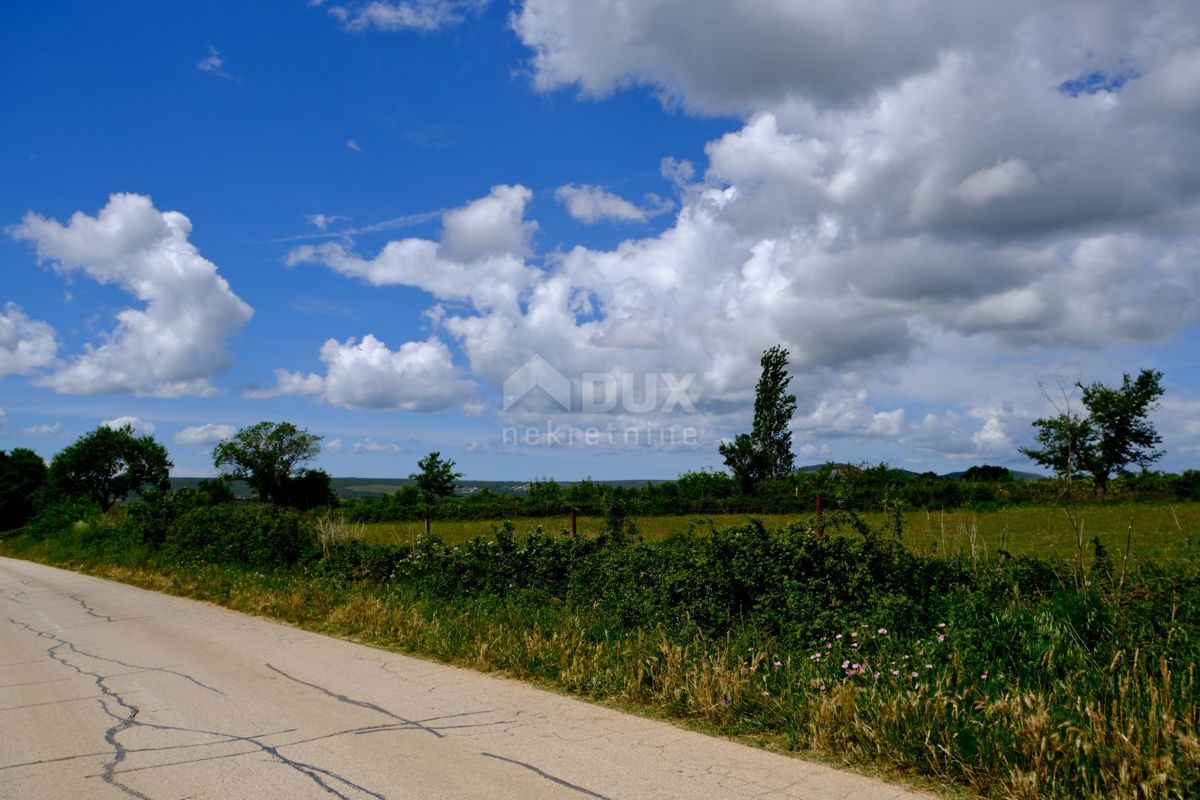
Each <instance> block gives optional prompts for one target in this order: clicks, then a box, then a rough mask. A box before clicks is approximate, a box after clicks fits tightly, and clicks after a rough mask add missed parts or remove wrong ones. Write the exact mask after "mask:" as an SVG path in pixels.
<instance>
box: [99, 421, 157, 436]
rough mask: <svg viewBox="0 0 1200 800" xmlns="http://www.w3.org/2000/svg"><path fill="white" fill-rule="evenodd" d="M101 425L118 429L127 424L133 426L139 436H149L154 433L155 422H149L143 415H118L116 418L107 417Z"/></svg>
mask: <svg viewBox="0 0 1200 800" xmlns="http://www.w3.org/2000/svg"><path fill="white" fill-rule="evenodd" d="M100 425H101V426H102V427H105V428H112V429H113V430H116V429H117V428H124V427H125V426H126V425H128V426H129V427H131V428H133V432H134V433H135V434H137V435H138V436H149V435H152V434H153V433H154V423H153V422H147V421H146V420H144V419H142V418H141V417H117V418H116V419H106V420H104V421H103V422H101V423H100Z"/></svg>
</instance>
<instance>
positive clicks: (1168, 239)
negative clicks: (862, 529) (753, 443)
mask: <svg viewBox="0 0 1200 800" xmlns="http://www.w3.org/2000/svg"><path fill="white" fill-rule="evenodd" d="M1081 8H1082V7H1081V6H1080V5H1078V4H1052V5H1046V4H1038V3H1033V2H1030V1H1029V0H1017V2H1013V3H1005V4H992V5H987V6H978V7H973V8H972V9H971V11H970V13H967V12H964V13H961V14H955V13H947V11H946V9H945V8H944V7H943V6H942V5H939V4H917V5H916V6H911V7H910V6H904V7H900V6H896V7H894V8H893V7H883V8H879V9H875V10H874V12H873V13H870V14H864V13H862V9H861V8H860V7H858V6H856V5H854V4H837V3H808V4H797V3H794V2H788V0H764V2H761V3H690V2H686V0H643V2H638V3H625V2H620V0H597V2H595V3H574V2H566V1H565V0H527V2H525V3H524V5H523V6H522V7H521V8H520V9H519V10H518V11H517V12H516V14H515V15H514V17H513V26H514V28H515V30H516V32H517V34H518V35H519V36H520V37H521V38H522V40H523V41H524V42H525V43H526V44H527V45H528V46H529V47H530V48H531V49H532V51H533V63H532V67H533V77H534V81H535V83H536V85H537V86H539V87H540V88H542V89H545V90H552V89H555V88H559V87H576V88H578V89H579V90H581V91H582V92H583V93H585V94H589V95H594V96H603V95H605V94H608V93H611V92H613V91H617V90H620V89H622V88H624V87H627V86H631V85H644V86H649V87H651V88H652V90H654V91H656V92H658V93H659V94H660V96H661V97H662V98H663V99H664V100H665V101H666V102H667V103H675V104H682V105H683V106H685V107H686V108H688V109H691V110H694V111H698V112H701V113H709V112H712V113H735V114H740V115H742V117H743V120H744V121H743V124H742V125H741V126H740V127H738V128H737V129H735V130H732V131H731V132H729V133H727V134H726V135H724V136H721V137H719V138H717V139H716V140H714V141H712V142H709V143H708V146H707V147H706V155H707V160H708V163H707V165H701V168H700V169H697V168H696V167H695V166H693V165H690V164H687V163H686V162H678V161H675V160H665V161H664V163H663V167H662V169H663V175H664V176H665V177H666V178H667V179H668V180H670V181H671V182H672V183H674V184H676V186H677V187H678V188H679V196H680V208H679V211H678V214H677V216H676V218H675V220H674V222H673V224H672V225H671V226H670V227H669V228H667V229H666V230H664V231H662V232H661V233H659V234H657V235H654V236H649V237H644V238H630V239H627V240H625V241H623V242H621V243H620V244H619V245H617V246H616V247H613V248H610V249H603V248H588V247H575V248H569V249H566V250H565V251H561V252H554V253H551V254H548V255H546V256H544V257H543V258H542V259H541V261H540V262H539V264H538V267H537V268H535V267H534V266H532V265H531V264H530V261H531V260H532V259H533V258H534V257H535V256H534V255H532V254H531V234H532V231H533V228H532V222H531V221H529V220H527V219H526V210H527V205H528V203H529V201H530V193H529V191H528V190H527V189H525V188H524V187H520V186H506V187H497V188H496V189H495V190H493V191H492V193H491V194H490V195H489V196H487V197H485V198H481V199H479V200H476V201H474V202H472V203H469V204H467V205H466V206H464V207H463V209H460V210H459V211H455V212H450V213H448V214H446V216H445V218H444V233H443V236H442V237H441V240H440V241H433V240H427V239H417V238H410V239H400V240H397V241H393V242H390V243H389V244H387V245H386V246H385V247H384V248H383V249H382V250H381V251H380V252H379V253H378V254H377V255H375V256H373V257H363V256H359V255H357V254H355V253H354V252H353V251H352V249H351V246H350V245H349V244H343V243H330V244H326V245H321V246H318V247H307V248H299V249H297V250H295V251H293V252H292V254H291V255H290V256H289V263H292V264H297V263H301V262H313V263H320V264H324V265H326V266H328V267H329V268H331V269H333V270H335V271H338V272H340V273H342V274H345V275H347V276H351V277H355V278H358V279H361V280H364V281H366V282H368V283H370V284H372V285H376V286H397V285H403V286H413V287H416V288H420V289H422V290H424V291H427V292H429V293H430V294H431V295H432V297H433V299H434V301H436V303H437V304H436V305H434V306H433V307H432V308H431V311H430V314H429V319H430V321H431V322H432V323H433V324H434V325H435V326H436V327H437V328H439V329H440V330H442V331H444V332H445V334H446V335H447V336H448V337H453V339H454V340H455V341H456V342H457V344H458V345H459V347H460V348H461V349H462V351H463V353H464V354H465V355H466V357H467V359H468V362H469V365H470V369H471V372H472V373H473V374H474V375H475V376H477V377H478V378H479V379H480V380H481V381H482V382H484V383H486V384H488V385H490V386H491V387H492V388H496V387H499V386H500V385H501V383H502V381H503V380H504V378H505V377H506V376H507V375H508V374H509V373H511V372H512V371H513V370H514V369H516V368H517V367H519V366H520V365H521V364H523V363H525V362H526V361H527V360H528V359H529V358H530V357H532V356H533V355H535V354H540V355H541V356H543V357H544V358H545V359H546V360H547V361H548V362H549V363H550V364H552V365H553V366H554V367H555V368H556V369H558V370H559V371H560V372H562V373H563V374H564V375H567V376H568V377H569V378H571V379H572V380H573V381H577V380H578V379H579V376H580V375H581V374H583V373H586V372H595V373H605V374H616V373H623V372H628V373H633V374H638V375H645V374H647V373H658V372H674V373H676V374H686V373H695V375H696V379H695V382H694V390H695V393H696V398H697V407H698V414H697V415H696V419H698V420H700V423H701V424H703V425H704V426H705V427H706V428H708V429H715V430H717V431H719V432H722V433H724V432H727V431H729V430H731V429H733V430H736V429H738V426H742V425H744V424H745V422H746V421H747V419H748V407H749V402H750V400H751V399H752V394H753V393H752V387H753V385H754V380H755V378H756V377H757V362H758V356H759V354H760V353H761V351H762V350H763V349H764V348H765V347H768V346H770V345H772V344H775V343H779V342H782V343H783V344H784V345H785V346H787V347H788V348H789V349H790V350H791V354H792V362H791V369H792V372H793V374H794V375H795V379H796V383H795V386H796V391H797V394H798V395H799V396H800V398H801V403H802V408H803V409H804V414H802V416H801V419H800V420H799V423H798V424H799V428H798V430H800V431H803V432H804V433H805V434H806V435H810V436H811V441H809V442H808V443H810V444H812V446H813V447H817V448H819V447H820V445H821V442H820V438H821V437H822V436H830V437H833V436H843V437H847V436H848V437H862V438H872V439H875V440H878V441H886V442H894V443H902V444H905V445H906V446H909V447H913V448H918V449H922V450H928V451H931V452H938V453H944V454H947V455H950V456H953V457H962V458H966V457H969V456H971V455H978V454H981V453H983V454H987V455H988V456H989V457H992V456H994V455H997V454H1002V453H1003V452H1004V451H1009V452H1011V450H1012V448H1013V447H1014V446H1015V445H1016V444H1018V443H1023V442H1024V441H1025V439H1024V438H1022V435H1021V434H1022V433H1023V432H1024V433H1027V431H1028V419H1029V417H1028V416H1027V415H1028V413H1029V411H1030V409H1031V408H1034V407H1035V406H1033V405H1032V404H1030V403H1029V402H1025V401H1024V400H1023V401H1022V404H1018V405H1017V406H1016V407H1015V409H1013V410H1008V411H1006V410H1003V409H1000V410H996V409H991V408H990V406H988V405H987V404H988V403H989V402H994V396H993V397H992V398H988V397H977V396H975V395H976V394H978V390H977V388H976V387H973V386H970V385H967V384H966V381H965V379H963V378H962V376H963V375H971V376H973V377H974V378H976V379H977V381H978V383H980V384H981V385H983V384H986V385H988V386H989V387H991V388H992V389H993V390H995V391H1000V392H1003V391H1010V392H1016V391H1017V390H1016V389H1014V388H1013V387H1014V386H1015V385H1016V384H1022V385H1023V386H1028V388H1029V389H1030V390H1032V391H1033V392H1034V394H1035V395H1036V388H1035V383H1034V378H1035V370H1036V369H1037V365H1038V364H1039V363H1040V362H1041V361H1044V360H1056V361H1058V362H1071V361H1082V360H1084V359H1087V358H1090V356H1088V355H1087V354H1088V353H1091V352H1093V351H1094V349H1095V348H1101V349H1102V348H1106V347H1111V346H1113V345H1120V344H1129V345H1154V344H1156V343H1160V342H1163V341H1166V340H1168V339H1170V338H1171V337H1173V336H1176V335H1177V334H1178V333H1179V332H1180V331H1181V330H1184V329H1185V328H1187V326H1189V325H1192V324H1194V323H1195V322H1197V321H1198V320H1200V241H1198V240H1197V238H1196V236H1195V230H1196V229H1197V227H1196V225H1197V223H1198V222H1200V161H1198V160H1197V159H1196V158H1195V157H1194V142H1195V141H1196V140H1197V137H1198V136H1200V114H1197V113H1196V111H1197V107H1196V104H1195V103H1193V102H1192V101H1191V98H1192V94H1190V93H1191V91H1192V89H1193V88H1194V86H1195V85H1198V84H1195V82H1194V81H1193V77H1192V76H1193V75H1194V74H1200V71H1197V72H1193V71H1192V66H1193V65H1194V64H1197V63H1200V59H1198V58H1197V57H1196V56H1195V53H1196V52H1197V51H1196V48H1195V45H1194V42H1193V41H1192V40H1191V39H1189V38H1188V37H1187V36H1177V35H1174V34H1173V33H1172V31H1175V32H1178V31H1194V30H1197V29H1200V6H1197V5H1196V4H1187V3H1181V2H1169V1H1168V0H1163V1H1162V2H1156V3H1152V4H1151V7H1149V8H1147V9H1142V8H1137V9H1135V8H1133V7H1132V6H1128V5H1122V4H1116V3H1110V4H1100V5H1098V6H1089V8H1088V9H1087V10H1086V13H1085V12H1084V11H1083V10H1081ZM681 18H686V19H687V20H688V24H687V25H686V26H683V27H681V26H680V25H679V20H680V19H681ZM1118 73H1120V74H1121V75H1123V76H1124V77H1123V78H1121V80H1119V81H1118V80H1116V79H1115V78H1112V76H1114V75H1117V74H1118ZM1090 74H1100V75H1101V76H1104V75H1108V76H1109V79H1106V80H1102V81H1101V83H1103V84H1105V87H1106V88H1100V89H1098V90H1097V91H1090V90H1089V91H1082V90H1081V91H1074V90H1073V89H1071V88H1070V87H1071V86H1073V84H1070V81H1071V80H1073V79H1077V78H1078V77H1079V76H1081V75H1082V76H1088V75H1090ZM1131 76H1132V77H1131ZM1060 87H1064V88H1061V89H1060ZM592 189H594V187H574V190H573V191H568V192H561V190H560V194H561V199H560V202H564V203H566V204H567V205H568V210H570V209H569V206H570V203H571V200H572V199H573V198H576V197H579V198H583V199H584V200H585V201H587V202H590V203H591V204H592V206H591V207H590V209H589V208H586V207H585V206H583V205H581V207H580V208H579V209H577V210H578V211H579V214H578V216H580V217H587V216H589V215H594V216H595V217H596V218H600V217H602V216H604V215H605V214H607V215H608V216H610V217H611V216H616V217H622V216H624V217H625V218H628V219H635V218H636V212H637V207H636V206H634V204H633V203H631V202H629V201H627V200H623V199H622V198H619V197H614V196H612V195H608V194H607V193H604V194H599V193H598V192H601V191H602V190H596V191H591V190H592ZM605 209H606V210H605ZM980 358H985V359H987V362H986V366H987V369H986V370H985V369H983V368H982V367H981V366H979V359H980ZM928 365H935V366H928ZM1017 367H1021V368H1027V369H1026V370H1025V371H1024V372H1020V371H1019V370H1018V369H1017ZM989 373H990V374H992V375H1003V376H1004V378H1005V381H1004V382H1001V381H999V380H997V379H995V378H989V377H988V374H989ZM288 375H289V376H291V377H289V378H288V380H293V381H295V382H296V383H297V385H302V384H303V383H304V382H305V381H310V378H308V377H305V376H301V375H298V374H295V373H288ZM918 375H919V376H921V377H922V378H924V379H925V381H924V382H925V385H924V386H917V385H916V381H915V380H914V376H918ZM852 376H856V377H852ZM951 386H953V387H955V389H956V390H957V389H962V390H963V391H964V392H966V393H967V394H970V395H971V399H962V400H957V399H955V398H954V395H953V393H952V392H951V390H950V388H949V387H951ZM321 391H323V385H322V387H321ZM863 392H869V393H870V395H867V394H863ZM918 395H919V396H921V397H922V398H923V402H919V403H918V402H909V399H908V398H910V397H915V396H918ZM869 396H876V397H880V396H882V397H886V398H887V402H886V403H885V404H884V406H883V407H881V408H876V407H875V406H873V405H872V404H871V403H870V402H869V399H868V397H869ZM1022 396H1024V392H1023V390H1022ZM948 398H950V399H948ZM1034 400H1036V396H1035V397H1034ZM985 412H987V413H986V414H985ZM1018 439H1020V440H1021V441H1020V442H1018ZM818 452H819V449H818Z"/></svg>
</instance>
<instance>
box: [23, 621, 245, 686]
mask: <svg viewBox="0 0 1200 800" xmlns="http://www.w3.org/2000/svg"><path fill="white" fill-rule="evenodd" d="M8 621H9V622H11V623H13V624H14V625H21V626H23V627H24V628H26V629H27V630H30V631H32V632H34V633H36V634H37V635H38V636H44V637H47V638H50V637H53V638H54V639H56V640H58V641H60V642H62V644H63V645H64V646H65V647H67V649H69V650H70V651H71V652H72V653H75V654H76V655H81V656H83V657H85V658H94V659H96V660H97V661H107V662H108V663H109V664H116V665H118V666H121V667H127V668H128V669H132V670H137V671H139V672H165V673H167V674H168V675H174V676H175V677H177V678H183V679H184V680H185V681H188V682H189V683H194V684H196V685H197V686H199V687H200V688H201V689H206V690H207V691H210V692H213V693H214V694H219V695H221V696H222V697H224V696H225V693H224V692H222V691H221V690H220V689H217V688H215V687H212V686H209V685H208V684H207V683H204V682H203V681H201V680H198V679H197V678H195V677H193V676H191V675H188V674H187V673H186V672H180V671H179V670H174V669H170V668H168V667H148V666H146V665H144V664H130V663H129V662H127V661H121V660H119V659H116V658H108V657H107V656H102V655H97V654H96V653H92V652H90V651H88V650H82V649H80V648H78V647H76V646H75V645H74V644H72V643H71V642H69V641H67V640H66V639H62V638H60V637H58V636H57V635H55V634H52V633H46V632H45V631H39V630H38V629H37V628H34V627H31V626H29V625H27V624H26V623H24V622H18V621H17V620H15V619H13V618H12V617H9V619H8ZM89 674H90V673H89ZM110 677H111V676H110Z"/></svg>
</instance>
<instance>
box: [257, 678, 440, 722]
mask: <svg viewBox="0 0 1200 800" xmlns="http://www.w3.org/2000/svg"><path fill="white" fill-rule="evenodd" d="M267 669H269V670H271V671H272V672H274V673H277V674H279V675H282V676H283V677H285V678H287V679H288V680H289V681H294V682H295V683H299V684H301V685H303V686H307V687H309V688H310V689H316V690H317V691H318V692H320V693H321V694H324V695H327V696H328V697H332V698H333V699H334V700H337V701H338V702H339V703H346V704H348V705H352V706H357V707H359V708H365V709H368V710H370V711H374V712H376V713H378V714H383V715H384V716H385V717H390V718H392V719H394V720H397V721H399V722H401V723H403V724H404V725H407V726H410V727H412V728H415V729H417V730H422V731H425V732H426V733H428V734H430V735H432V736H433V737H435V738H437V739H443V738H445V734H443V733H440V732H438V731H437V730H436V729H434V728H431V727H429V726H428V725H425V724H424V723H422V722H419V721H417V720H412V719H407V718H406V717H402V716H400V715H399V714H396V713H394V712H392V711H388V710H387V709H386V708H384V707H382V706H377V705H375V704H374V703H370V702H367V701H366V700H355V699H354V698H352V697H347V696H346V695H344V694H338V693H337V692H333V691H330V690H329V689H326V688H325V687H324V686H318V685H317V684H315V683H309V682H308V681H305V680H301V679H300V678H297V677H296V676H294V675H289V674H287V673H286V672H284V671H283V670H281V669H280V668H279V667H276V666H275V665H274V664H267Z"/></svg>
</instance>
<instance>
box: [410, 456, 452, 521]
mask: <svg viewBox="0 0 1200 800" xmlns="http://www.w3.org/2000/svg"><path fill="white" fill-rule="evenodd" d="M417 466H418V467H420V468H421V471H420V472H414V473H412V474H411V475H409V476H408V477H409V478H411V479H412V480H414V481H416V483H417V491H418V492H420V493H421V499H422V500H423V501H425V535H426V536H428V535H429V507H430V506H431V505H432V504H433V502H434V501H435V500H437V499H438V498H439V497H449V496H451V495H452V494H454V487H455V486H456V485H457V484H458V479H459V478H461V477H462V473H461V472H455V471H454V462H453V461H451V460H450V459H448V458H447V459H444V460H443V459H442V454H441V453H440V452H439V451H437V450H435V451H433V452H432V453H430V454H429V455H427V456H425V457H424V458H422V459H421V460H420V461H418V462H417Z"/></svg>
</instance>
